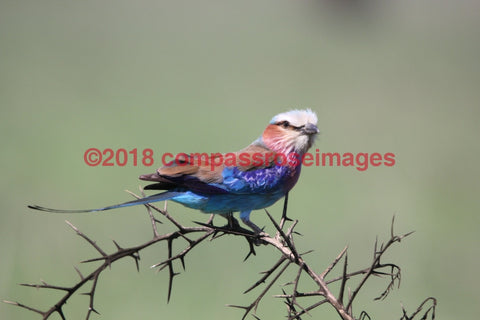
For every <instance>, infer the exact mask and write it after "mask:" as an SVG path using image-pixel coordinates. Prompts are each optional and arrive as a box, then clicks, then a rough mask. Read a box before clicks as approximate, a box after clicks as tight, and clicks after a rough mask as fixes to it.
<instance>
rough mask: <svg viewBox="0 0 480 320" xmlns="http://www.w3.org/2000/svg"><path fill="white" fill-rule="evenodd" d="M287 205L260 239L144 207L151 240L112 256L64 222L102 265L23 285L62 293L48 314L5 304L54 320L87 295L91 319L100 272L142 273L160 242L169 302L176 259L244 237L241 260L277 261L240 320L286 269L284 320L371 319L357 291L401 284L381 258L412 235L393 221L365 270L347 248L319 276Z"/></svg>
mask: <svg viewBox="0 0 480 320" xmlns="http://www.w3.org/2000/svg"><path fill="white" fill-rule="evenodd" d="M141 192H142V195H143V190H141ZM129 193H130V194H132V195H133V196H134V197H137V198H139V196H138V195H135V194H133V193H131V192H129ZM287 203H288V195H287V197H285V202H284V208H283V214H282V218H281V220H280V222H279V223H277V221H275V220H274V219H273V218H272V216H271V215H270V213H269V212H268V211H267V210H265V212H266V214H267V215H268V217H269V218H270V220H271V222H272V224H273V226H274V227H275V229H276V234H275V235H274V236H270V235H268V234H266V233H262V234H261V235H260V236H258V235H254V234H253V233H252V232H251V231H249V230H246V229H243V228H241V227H240V226H239V225H238V222H237V221H236V220H233V225H227V226H225V227H217V226H214V225H213V215H211V216H210V217H209V219H208V221H207V222H206V223H200V222H197V224H198V225H199V226H195V227H187V226H183V225H182V224H180V223H179V222H178V221H176V220H175V218H173V217H172V216H171V215H170V214H169V213H168V211H167V207H166V203H165V207H164V208H163V209H160V208H158V207H157V206H155V205H153V204H147V205H145V207H146V208H147V211H148V214H149V218H150V223H151V225H152V229H153V238H152V239H151V240H149V241H147V242H145V243H143V244H140V245H138V246H133V247H130V248H122V247H121V246H120V245H119V244H118V243H117V242H116V241H113V242H114V244H115V247H116V251H115V252H113V253H107V252H106V251H104V250H103V249H101V248H100V247H99V246H98V245H97V244H96V242H95V241H93V240H92V238H90V237H89V236H87V235H85V234H84V233H83V232H81V231H80V230H79V229H78V228H77V227H75V226H74V225H73V224H72V223H70V222H69V221H66V223H67V224H68V225H69V226H70V227H71V228H72V229H73V230H74V231H75V232H76V234H77V235H79V236H80V237H82V238H83V239H84V240H85V241H87V242H88V243H89V244H90V245H91V246H92V247H93V248H94V249H95V250H96V251H97V252H98V253H99V256H98V257H96V258H92V259H88V260H84V261H82V263H91V262H95V261H99V262H102V263H101V265H99V266H98V267H97V268H96V269H95V270H94V271H92V272H91V273H90V274H88V275H83V274H82V272H81V271H80V270H79V269H78V268H77V267H74V268H75V270H76V272H77V273H78V276H79V278H80V279H79V280H78V281H77V282H76V283H75V284H74V285H72V286H56V285H51V284H48V283H46V282H44V281H41V283H40V284H21V285H22V286H26V287H34V288H38V289H51V290H56V291H59V292H64V295H63V296H62V297H61V298H60V299H59V300H58V301H57V302H56V303H55V304H54V305H53V306H52V307H50V308H49V309H48V310H40V309H37V308H34V307H31V306H28V305H25V304H23V303H20V302H12V301H4V302H5V303H8V304H12V305H15V306H18V307H20V308H24V309H26V310H29V311H32V312H35V313H37V314H39V315H41V316H42V319H44V320H45V319H49V318H50V316H52V315H53V314H54V313H58V315H59V316H60V317H61V318H62V319H64V320H65V319H66V316H65V314H64V311H63V307H64V306H65V305H66V303H67V301H68V300H69V299H70V298H72V296H74V295H76V294H77V295H78V294H83V295H87V296H88V297H89V305H88V309H87V312H86V317H85V319H86V320H88V319H90V318H91V315H92V313H97V314H99V312H98V311H97V310H96V309H95V306H94V305H95V304H94V302H95V292H96V289H97V285H98V283H99V278H100V275H101V274H102V272H103V271H104V270H106V269H107V268H109V267H110V266H111V265H112V264H113V263H115V262H116V261H118V260H120V259H123V258H125V257H130V258H132V259H133V260H134V262H135V265H136V268H137V271H138V270H139V269H140V267H139V260H140V251H142V250H143V249H145V248H147V247H149V246H151V245H154V244H156V243H159V242H162V241H164V242H166V243H167V258H166V259H164V260H162V261H160V262H158V263H157V264H155V265H153V266H152V268H157V269H158V270H159V271H161V270H163V269H167V270H168V277H169V284H168V298H167V299H168V300H170V298H171V293H172V287H173V279H174V277H175V276H177V275H178V274H179V273H178V272H176V271H175V267H174V262H175V261H177V260H178V261H180V263H181V265H182V268H183V270H185V257H186V255H187V254H188V253H189V252H190V251H191V250H193V249H194V248H195V247H196V246H197V245H198V244H200V243H201V242H203V241H205V240H207V239H210V240H214V239H217V238H219V237H221V236H222V235H237V236H243V237H245V239H246V240H247V241H248V244H249V253H248V255H247V256H246V258H245V260H246V259H248V258H249V257H250V256H251V255H255V254H256V252H255V249H254V248H255V245H258V244H259V243H262V244H265V245H269V246H272V247H274V248H275V249H277V250H278V251H279V252H280V257H279V259H278V261H276V262H275V263H274V265H273V266H272V267H271V268H269V269H268V270H267V271H265V272H263V275H262V277H261V278H260V279H259V280H258V281H256V282H255V283H254V284H253V285H252V286H250V287H249V288H248V289H247V290H245V292H244V293H249V292H251V291H252V290H254V289H256V288H257V287H259V286H261V285H262V284H265V288H264V289H263V290H262V291H261V292H260V293H259V294H258V295H257V296H256V298H255V299H254V300H253V301H252V303H251V304H249V305H248V306H239V305H229V306H230V307H234V308H240V309H242V310H243V311H244V313H243V316H242V318H241V319H242V320H243V319H245V318H246V317H247V316H248V315H249V314H250V315H252V316H253V317H254V318H255V319H260V318H259V317H258V316H257V315H256V311H257V309H258V307H259V305H260V303H261V302H262V301H263V299H264V297H265V296H266V294H267V293H268V292H269V291H270V289H272V287H273V286H274V285H276V284H277V285H278V280H279V278H281V277H282V275H284V274H285V271H286V270H288V269H289V268H295V269H296V270H297V271H296V275H295V277H294V278H293V279H292V280H291V281H289V282H288V283H287V284H286V285H284V288H283V289H282V294H278V295H274V297H275V298H279V299H283V301H284V303H285V305H286V307H287V308H286V309H287V319H289V320H293V319H302V318H301V317H302V316H303V315H305V314H308V313H309V312H310V311H311V310H313V309H316V308H318V307H320V306H322V305H324V304H328V305H330V306H332V307H333V308H334V309H335V310H336V311H337V313H338V315H339V316H340V318H341V319H344V320H355V319H358V320H364V319H370V316H369V315H368V313H367V312H366V311H361V312H360V313H359V314H358V316H357V317H356V316H355V315H354V312H353V303H354V301H355V299H356V298H357V297H358V294H359V293H360V291H361V289H362V288H363V287H364V285H365V283H366V282H367V280H368V279H370V277H371V276H386V277H388V278H389V281H388V284H387V286H386V288H385V290H384V291H383V292H382V293H381V294H380V295H379V296H378V297H377V298H376V299H375V300H379V299H384V298H385V297H386V296H387V295H388V294H389V293H390V291H391V290H392V289H393V288H394V287H395V286H399V285H400V279H401V269H400V267H399V266H398V265H396V264H392V263H382V262H381V258H382V257H383V255H384V254H385V252H386V251H387V250H388V249H389V248H390V247H391V246H392V245H393V244H395V243H397V242H400V241H401V240H402V239H404V238H405V237H407V236H409V235H410V234H411V233H412V232H409V233H406V234H403V235H396V234H395V233H394V230H393V226H394V219H392V224H391V229H390V239H388V240H387V241H386V242H385V243H381V244H380V245H379V244H378V240H377V241H376V242H375V246H374V251H373V258H372V262H371V264H370V265H368V266H367V267H366V268H364V269H361V270H356V271H348V263H347V262H348V255H347V247H345V248H344V249H343V250H342V251H341V252H340V253H339V254H338V256H337V257H336V258H335V259H334V260H333V261H332V262H331V263H330V265H328V266H327V268H326V269H325V270H323V271H322V272H316V271H314V270H313V268H312V267H311V266H310V265H309V264H308V263H307V261H306V260H305V259H304V257H305V255H306V254H308V253H310V252H311V251H308V252H305V253H300V252H299V251H297V249H296V247H295V241H294V235H296V234H298V233H296V232H295V231H294V229H295V227H296V225H297V223H298V220H294V221H293V220H291V219H289V218H288V217H287ZM152 210H153V211H152ZM154 212H156V213H159V214H161V215H163V216H164V217H165V218H166V219H167V220H168V221H169V222H171V223H172V224H173V226H174V227H175V228H176V230H175V231H172V232H169V233H165V234H160V233H159V232H158V229H157V224H158V223H161V222H160V221H159V220H158V219H157V218H156V217H155V216H154ZM287 222H291V224H290V226H289V227H288V228H287V230H284V227H285V224H286V223H287ZM177 239H183V240H184V241H186V242H187V245H186V246H185V247H184V249H183V250H182V251H180V252H178V253H174V251H173V242H174V241H175V240H177ZM342 259H343V266H342V268H341V271H340V275H339V276H337V277H333V278H331V279H327V277H328V276H329V274H330V273H331V272H332V271H333V270H334V269H335V268H336V267H337V266H338V264H339V262H340V261H342ZM302 276H304V277H305V276H306V277H308V278H310V279H311V280H312V281H313V282H314V283H315V284H316V287H317V289H316V290H314V291H309V292H301V291H300V288H299V281H300V278H301V277H302ZM352 278H359V279H360V280H359V282H358V284H357V285H356V286H354V287H347V282H348V281H349V280H351V279H352ZM89 282H91V286H90V289H89V290H88V289H87V292H85V293H80V289H82V288H85V287H87V283H89ZM337 282H340V290H339V293H338V295H335V294H334V293H333V292H332V290H331V288H330V287H329V285H330V284H332V283H337ZM287 287H291V290H290V291H289V293H287V290H286V288H287ZM305 297H310V298H311V297H318V300H317V301H316V302H315V303H313V304H310V305H306V304H305V303H304V302H303V301H302V300H303V299H302V298H305ZM346 297H347V298H346ZM344 300H345V302H344ZM309 301H311V300H309ZM436 304H437V301H436V299H435V298H433V297H429V298H427V299H425V300H424V301H423V302H422V303H421V304H420V305H419V307H418V308H417V309H416V310H415V312H413V313H412V314H410V315H409V314H408V312H407V311H406V310H405V308H404V307H403V306H402V317H401V319H400V320H414V319H425V320H426V319H432V320H433V319H435V308H436Z"/></svg>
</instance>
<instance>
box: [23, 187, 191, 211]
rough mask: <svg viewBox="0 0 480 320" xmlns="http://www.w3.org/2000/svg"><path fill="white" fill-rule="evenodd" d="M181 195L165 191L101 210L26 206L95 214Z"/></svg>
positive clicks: (45, 209)
mask: <svg viewBox="0 0 480 320" xmlns="http://www.w3.org/2000/svg"><path fill="white" fill-rule="evenodd" d="M180 194H182V193H181V192H174V191H167V192H162V193H157V194H154V195H151V196H148V197H145V198H142V199H137V200H133V201H128V202H124V203H120V204H115V205H112V206H108V207H103V208H97V209H84V210H61V209H52V208H45V207H41V206H37V205H33V206H28V207H29V208H30V209H35V210H40V211H45V212H55V213H80V212H97V211H105V210H111V209H117V208H123V207H131V206H136V205H139V204H147V203H151V202H157V201H164V200H169V199H172V198H174V197H175V196H178V195H180Z"/></svg>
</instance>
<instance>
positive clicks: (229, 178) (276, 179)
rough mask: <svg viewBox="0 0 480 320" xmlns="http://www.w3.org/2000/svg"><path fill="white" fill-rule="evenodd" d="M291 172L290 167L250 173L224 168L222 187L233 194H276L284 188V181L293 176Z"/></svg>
mask: <svg viewBox="0 0 480 320" xmlns="http://www.w3.org/2000/svg"><path fill="white" fill-rule="evenodd" d="M293 171H294V170H293V169H292V168H291V167H288V166H280V165H276V166H272V167H268V168H261V169H257V170H250V171H242V170H240V169H239V168H238V167H225V168H224V169H223V172H222V174H223V183H222V186H223V188H225V189H226V190H228V191H229V192H230V193H235V194H251V193H260V194H263V193H271V192H276V191H280V190H281V189H283V188H285V181H286V180H287V177H288V176H291V175H292V174H294V172H293Z"/></svg>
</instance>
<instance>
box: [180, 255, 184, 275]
mask: <svg viewBox="0 0 480 320" xmlns="http://www.w3.org/2000/svg"><path fill="white" fill-rule="evenodd" d="M180 262H181V263H182V267H183V271H185V256H180Z"/></svg>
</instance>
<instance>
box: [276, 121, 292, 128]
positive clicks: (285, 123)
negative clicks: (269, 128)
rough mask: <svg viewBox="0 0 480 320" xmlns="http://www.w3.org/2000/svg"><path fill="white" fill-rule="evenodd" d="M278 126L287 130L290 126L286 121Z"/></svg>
mask: <svg viewBox="0 0 480 320" xmlns="http://www.w3.org/2000/svg"><path fill="white" fill-rule="evenodd" d="M279 125H281V126H282V127H284V128H288V127H289V126H290V123H289V122H288V121H282V122H280V123H279Z"/></svg>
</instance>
